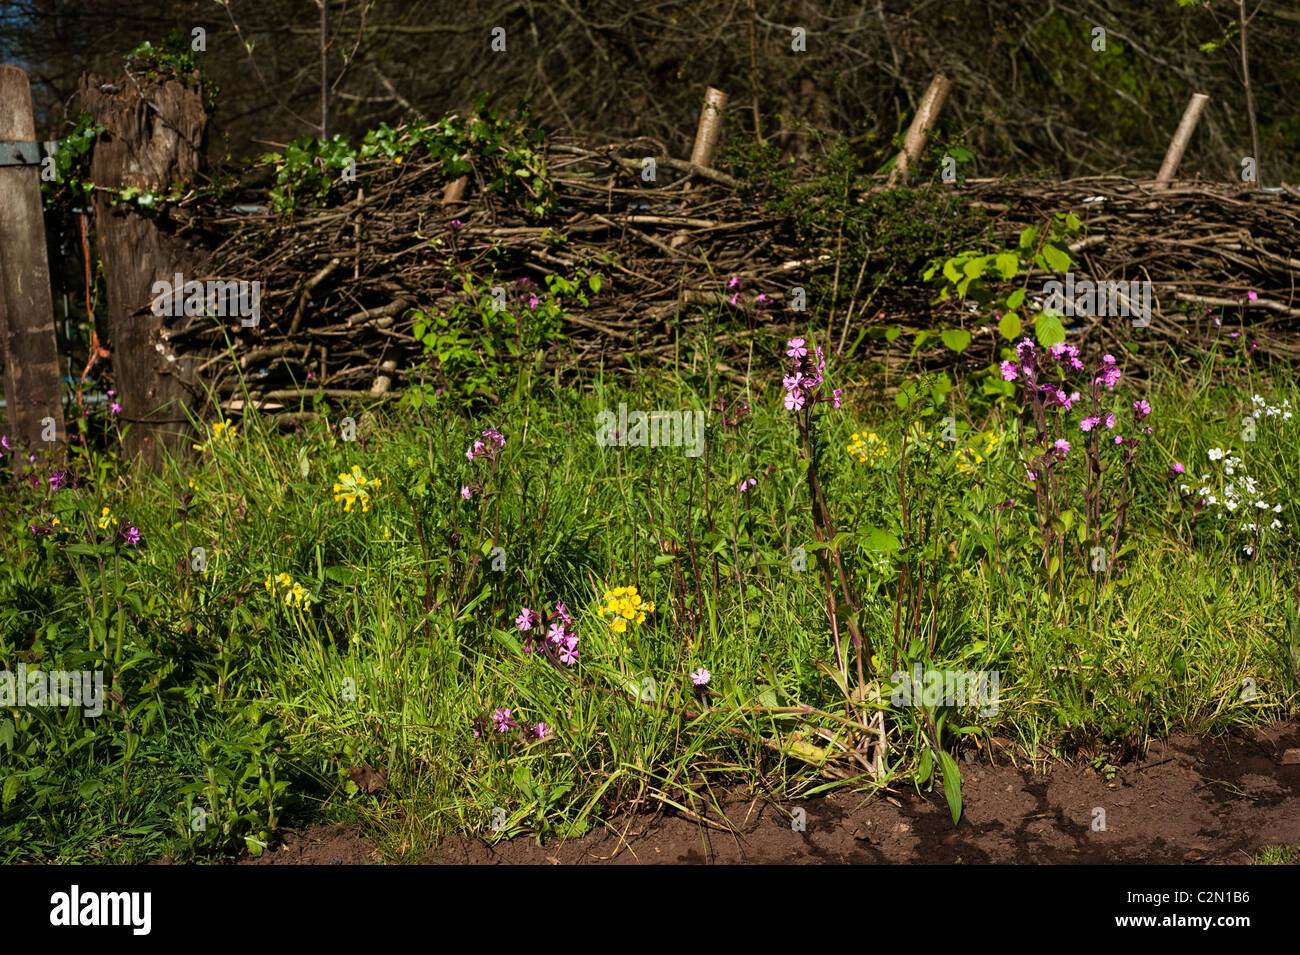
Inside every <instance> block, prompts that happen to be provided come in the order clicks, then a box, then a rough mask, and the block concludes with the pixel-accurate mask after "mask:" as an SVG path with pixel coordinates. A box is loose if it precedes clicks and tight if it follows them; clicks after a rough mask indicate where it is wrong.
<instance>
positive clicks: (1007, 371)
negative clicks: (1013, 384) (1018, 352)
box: [1002, 361, 1020, 381]
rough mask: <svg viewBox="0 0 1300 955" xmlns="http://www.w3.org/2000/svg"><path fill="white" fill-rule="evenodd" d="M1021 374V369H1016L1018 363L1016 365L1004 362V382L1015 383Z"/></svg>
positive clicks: (1011, 362)
mask: <svg viewBox="0 0 1300 955" xmlns="http://www.w3.org/2000/svg"><path fill="white" fill-rule="evenodd" d="M1019 374H1020V371H1019V369H1017V368H1016V363H1015V362H1013V361H1004V362H1003V363H1002V380H1003V381H1015V380H1016V378H1017V376H1019Z"/></svg>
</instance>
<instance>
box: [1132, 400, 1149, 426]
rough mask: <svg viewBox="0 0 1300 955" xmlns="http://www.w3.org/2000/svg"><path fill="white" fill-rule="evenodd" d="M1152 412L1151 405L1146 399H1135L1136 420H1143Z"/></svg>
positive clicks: (1134, 414)
mask: <svg viewBox="0 0 1300 955" xmlns="http://www.w3.org/2000/svg"><path fill="white" fill-rule="evenodd" d="M1150 413H1151V406H1150V405H1149V404H1147V403H1146V402H1145V401H1135V402H1133V418H1134V420H1137V421H1141V420H1142V419H1143V418H1145V417H1146V416H1147V415H1149V414H1150Z"/></svg>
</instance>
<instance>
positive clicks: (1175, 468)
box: [1169, 461, 1187, 474]
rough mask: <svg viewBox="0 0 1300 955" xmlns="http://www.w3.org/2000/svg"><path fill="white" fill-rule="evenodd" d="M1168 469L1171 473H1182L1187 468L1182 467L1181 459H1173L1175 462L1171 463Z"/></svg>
mask: <svg viewBox="0 0 1300 955" xmlns="http://www.w3.org/2000/svg"><path fill="white" fill-rule="evenodd" d="M1169 470H1170V472H1172V473H1173V474H1182V473H1183V472H1185V471H1186V470H1187V468H1185V467H1183V464H1182V462H1181V461H1175V462H1174V463H1173V465H1172V466H1171V467H1170V468H1169Z"/></svg>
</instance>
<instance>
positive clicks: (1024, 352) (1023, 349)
mask: <svg viewBox="0 0 1300 955" xmlns="http://www.w3.org/2000/svg"><path fill="white" fill-rule="evenodd" d="M1033 354H1034V343H1033V342H1031V341H1030V340H1029V339H1028V338H1022V339H1021V340H1020V343H1019V344H1018V345H1016V357H1017V358H1019V359H1020V360H1021V361H1024V360H1025V359H1026V357H1027V356H1032V355H1033Z"/></svg>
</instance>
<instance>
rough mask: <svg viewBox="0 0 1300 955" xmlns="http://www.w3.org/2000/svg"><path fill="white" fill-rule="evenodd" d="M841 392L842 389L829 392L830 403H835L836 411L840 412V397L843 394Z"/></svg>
mask: <svg viewBox="0 0 1300 955" xmlns="http://www.w3.org/2000/svg"><path fill="white" fill-rule="evenodd" d="M843 391H844V389H842V388H836V389H835V390H834V391H832V392H831V401H833V402H834V403H835V410H836V411H839V410H840V395H841V394H843Z"/></svg>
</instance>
